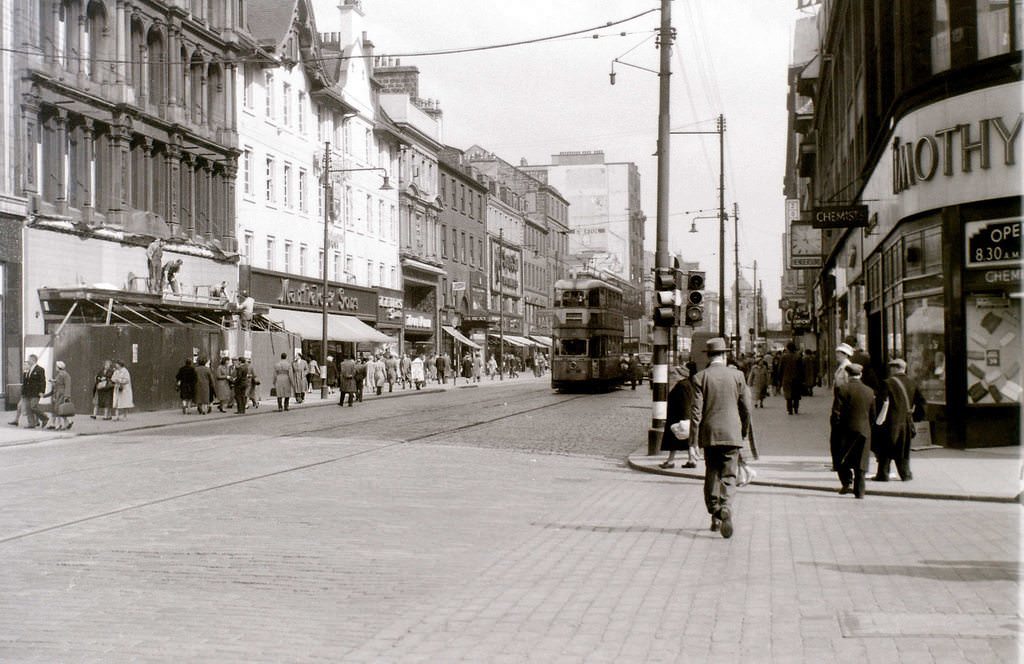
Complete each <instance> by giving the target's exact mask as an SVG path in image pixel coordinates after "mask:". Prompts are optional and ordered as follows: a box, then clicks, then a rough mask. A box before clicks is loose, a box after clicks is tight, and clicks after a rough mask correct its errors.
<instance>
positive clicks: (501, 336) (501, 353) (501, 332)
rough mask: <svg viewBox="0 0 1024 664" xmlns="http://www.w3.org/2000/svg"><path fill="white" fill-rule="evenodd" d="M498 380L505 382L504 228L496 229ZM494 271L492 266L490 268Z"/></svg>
mask: <svg viewBox="0 0 1024 664" xmlns="http://www.w3.org/2000/svg"><path fill="white" fill-rule="evenodd" d="M498 258H499V260H498V357H499V358H501V359H500V360H499V361H500V362H501V364H499V365H498V380H499V381H501V380H505V284H504V283H502V281H501V263H502V261H503V260H504V258H505V227H504V226H503V227H501V228H499V229H498ZM491 270H492V271H493V270H494V266H491Z"/></svg>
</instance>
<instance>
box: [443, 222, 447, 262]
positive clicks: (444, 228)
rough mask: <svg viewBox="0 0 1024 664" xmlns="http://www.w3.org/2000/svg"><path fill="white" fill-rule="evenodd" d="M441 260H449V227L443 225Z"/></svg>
mask: <svg viewBox="0 0 1024 664" xmlns="http://www.w3.org/2000/svg"><path fill="white" fill-rule="evenodd" d="M441 258H448V227H447V226H445V225H444V224H441Z"/></svg>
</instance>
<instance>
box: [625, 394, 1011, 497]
mask: <svg viewBox="0 0 1024 664" xmlns="http://www.w3.org/2000/svg"><path fill="white" fill-rule="evenodd" d="M785 407H786V403H785V401H784V400H783V399H782V397H781V396H779V397H771V398H769V399H767V400H766V401H765V408H763V409H761V408H756V409H754V431H755V432H756V440H757V449H758V452H759V454H760V459H759V460H758V461H755V462H753V463H752V467H753V468H754V469H755V470H756V471H757V479H755V480H754V481H753V482H752V484H755V485H761V486H776V487H786V488H795V489H810V490H814V491H832V492H834V491H838V489H839V481H838V479H837V478H836V474H835V473H834V472H832V471H831V465H832V464H831V461H830V459H829V455H828V430H829V425H828V413H829V408H830V407H831V398H830V397H829V396H828V391H827V390H821V389H819V390H817V392H816V396H814V397H810V398H806V399H803V400H802V401H801V402H800V414H799V415H794V416H791V415H787V414H786V409H785ZM665 457H666V454H665V453H663V454H659V455H657V456H647V447H646V445H645V446H644V447H642V448H641V449H638V450H637V451H636V452H634V453H633V454H631V455H630V456H629V459H628V463H629V465H630V467H632V468H634V469H636V470H642V471H645V472H650V473H657V474H660V475H670V476H675V477H684V478H692V479H700V480H703V479H704V468H703V462H698V464H697V468H693V469H680V468H679V463H680V461H682V462H685V461H686V455H685V454H684V455H682V457H680V455H679V454H678V453H677V454H676V468H675V469H672V470H668V469H662V468H659V467H658V464H659V463H661V462H662V461H664V460H665ZM910 465H911V469H912V470H913V473H914V479H913V480H912V481H910V482H902V481H900V479H899V476H898V475H896V472H895V468H892V469H891V474H890V480H889V481H888V482H874V481H870V480H869V481H868V483H867V493H868V497H870V496H871V495H882V496H901V497H907V498H936V499H945V500H980V501H987V502H1019V501H1020V500H1021V490H1022V488H1024V486H1022V482H1021V478H1022V465H1021V448H1020V447H992V448H981V449H972V450H954V449H947V448H942V447H930V448H928V449H923V450H916V451H914V452H913V453H912V454H911V457H910ZM874 472H875V459H874V458H872V459H871V469H870V471H869V473H868V477H869V478H870V477H871V476H873V475H874Z"/></svg>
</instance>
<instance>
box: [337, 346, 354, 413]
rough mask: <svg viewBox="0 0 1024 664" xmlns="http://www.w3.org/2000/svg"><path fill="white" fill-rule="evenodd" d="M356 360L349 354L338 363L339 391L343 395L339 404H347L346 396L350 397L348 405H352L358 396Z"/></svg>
mask: <svg viewBox="0 0 1024 664" xmlns="http://www.w3.org/2000/svg"><path fill="white" fill-rule="evenodd" d="M356 387H357V386H356V361H355V360H353V359H352V356H351V355H349V356H347V357H346V358H345V359H343V360H342V361H341V364H339V365H338V391H339V392H341V397H340V398H339V399H338V405H339V406H344V405H345V397H346V396H347V397H348V405H349V406H351V405H352V402H353V401H355V398H356Z"/></svg>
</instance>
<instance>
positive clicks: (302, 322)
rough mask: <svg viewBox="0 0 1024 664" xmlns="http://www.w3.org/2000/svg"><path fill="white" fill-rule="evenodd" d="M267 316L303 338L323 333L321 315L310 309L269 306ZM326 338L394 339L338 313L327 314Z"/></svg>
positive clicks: (317, 336)
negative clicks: (299, 309)
mask: <svg viewBox="0 0 1024 664" xmlns="http://www.w3.org/2000/svg"><path fill="white" fill-rule="evenodd" d="M267 318H269V319H271V320H273V321H277V322H280V323H282V324H283V325H284V328H285V329H286V330H288V331H289V332H295V333H296V334H298V335H299V336H300V337H302V338H303V339H307V340H309V339H311V340H316V339H319V338H320V337H321V335H322V334H323V319H322V318H321V315H320V314H316V313H313V312H311V311H293V310H291V309H273V308H271V310H270V313H269V314H268V315H267ZM327 339H328V340H329V341H345V342H350V343H355V342H357V341H369V342H373V343H381V344H383V343H389V342H392V341H394V339H392V338H391V337H389V336H387V335H386V334H382V333H380V332H378V331H377V330H375V329H373V328H372V327H370V326H369V325H367V324H366V323H364V322H363V321H361V320H359V319H358V318H353V317H352V316H341V315H338V314H327Z"/></svg>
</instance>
